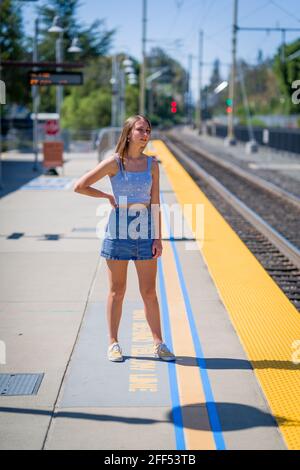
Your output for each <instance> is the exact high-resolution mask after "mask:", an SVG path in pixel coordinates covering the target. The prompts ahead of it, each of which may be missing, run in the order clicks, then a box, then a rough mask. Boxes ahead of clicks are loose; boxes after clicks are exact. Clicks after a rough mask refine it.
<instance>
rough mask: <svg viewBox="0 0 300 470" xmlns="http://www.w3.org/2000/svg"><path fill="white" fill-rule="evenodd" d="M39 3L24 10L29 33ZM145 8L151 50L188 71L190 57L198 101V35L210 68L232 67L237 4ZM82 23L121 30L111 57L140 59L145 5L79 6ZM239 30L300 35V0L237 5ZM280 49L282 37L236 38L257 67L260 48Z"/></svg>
mask: <svg viewBox="0 0 300 470" xmlns="http://www.w3.org/2000/svg"><path fill="white" fill-rule="evenodd" d="M35 3H36V2H28V3H27V4H26V5H25V6H24V14H25V27H26V31H27V32H28V33H32V31H33V21H34V11H35V9H34V4H35ZM39 3H42V1H41V0H39ZM147 3H148V8H147V10H148V23H147V36H148V40H149V42H148V43H147V50H148V51H149V50H150V48H151V47H152V46H160V47H162V48H164V49H165V50H166V52H168V53H169V54H170V55H171V56H172V57H174V58H175V59H177V60H178V61H179V62H180V63H181V64H182V65H183V66H184V67H185V68H187V66H188V56H189V54H192V55H193V69H192V90H193V94H194V97H196V96H197V92H196V90H197V80H198V79H197V74H198V65H197V55H198V36H199V29H203V31H204V49H203V52H204V57H203V60H204V61H205V62H210V63H211V62H212V61H214V60H215V59H216V58H219V59H220V60H221V62H223V63H224V64H228V63H230V60H231V28H232V26H231V25H232V16H233V0H148V2H147ZM78 18H79V20H81V21H82V23H83V24H89V23H91V22H92V21H93V20H94V19H95V18H99V19H105V25H106V27H107V29H112V28H116V29H117V32H116V35H115V39H114V45H113V49H112V52H119V51H121V50H122V51H127V52H128V53H129V54H130V55H132V56H134V57H135V58H136V59H138V60H140V59H141V55H142V52H141V51H142V46H141V36H142V0H127V1H124V0H108V1H107V0H105V1H104V0H81V7H80V8H79V10H78ZM238 24H239V26H248V27H249V26H255V27H275V26H279V27H287V28H299V29H300V0H251V1H249V0H239V13H238ZM297 37H300V31H298V32H287V34H286V41H287V42H289V41H292V40H294V39H296V38H297ZM175 41H176V42H175ZM280 43H281V34H280V32H272V33H269V34H267V33H266V32H244V31H241V32H239V34H238V44H237V46H238V57H240V58H243V59H245V60H246V61H248V62H250V63H255V62H256V57H257V52H258V49H259V48H260V49H262V51H263V54H264V57H266V56H271V55H272V54H274V53H275V52H276V50H277V48H278V46H279V45H280ZM221 72H222V73H223V76H224V78H225V77H226V75H227V72H228V66H227V65H224V66H222V68H221ZM210 75H211V66H207V65H206V66H204V67H203V83H204V84H205V83H207V82H208V80H209V77H210Z"/></svg>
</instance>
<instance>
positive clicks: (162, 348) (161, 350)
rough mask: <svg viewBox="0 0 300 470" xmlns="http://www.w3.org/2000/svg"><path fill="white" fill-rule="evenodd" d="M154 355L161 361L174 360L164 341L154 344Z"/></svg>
mask: <svg viewBox="0 0 300 470" xmlns="http://www.w3.org/2000/svg"><path fill="white" fill-rule="evenodd" d="M154 356H155V357H159V358H160V359H162V360H163V361H175V359H176V357H175V355H174V354H173V353H172V352H171V351H170V350H169V349H168V347H167V346H166V345H165V343H159V344H156V345H155V346H154Z"/></svg>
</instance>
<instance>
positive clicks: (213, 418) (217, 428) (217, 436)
mask: <svg viewBox="0 0 300 470" xmlns="http://www.w3.org/2000/svg"><path fill="white" fill-rule="evenodd" d="M161 200H162V202H163V204H164V198H163V195H162V194H161ZM163 208H164V212H165V220H166V226H167V228H168V233H169V234H170V241H171V246H172V250H173V254H174V258H175V264H176V268H177V273H178V277H179V281H180V286H181V289H182V294H183V298H184V303H185V308H186V312H187V316H188V320H189V325H190V331H191V335H192V338H193V343H194V348H195V351H196V356H197V358H196V360H197V364H198V368H199V372H200V378H201V381H202V385H203V390H204V394H205V399H206V403H205V404H206V408H207V413H208V417H209V420H210V425H211V429H212V433H213V436H214V440H215V444H216V448H217V450H225V449H226V447H225V442H224V438H223V435H222V429H221V424H220V419H219V415H218V410H217V406H216V403H215V400H214V397H213V393H212V388H211V385H210V381H209V377H208V374H207V368H206V363H205V359H204V355H203V350H202V347H201V342H200V339H199V336H198V334H197V326H196V323H195V319H194V314H193V310H192V306H191V303H190V299H189V295H188V291H187V288H186V284H185V280H184V276H183V272H182V268H181V263H180V260H179V256H178V252H177V249H176V245H175V242H174V237H173V232H172V230H171V227H170V224H169V220H168V217H167V214H166V209H165V206H164V205H163Z"/></svg>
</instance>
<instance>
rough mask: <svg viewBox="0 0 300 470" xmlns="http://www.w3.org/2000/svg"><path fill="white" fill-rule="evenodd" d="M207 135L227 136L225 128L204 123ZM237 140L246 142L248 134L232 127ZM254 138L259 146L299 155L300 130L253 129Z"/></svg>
mask: <svg viewBox="0 0 300 470" xmlns="http://www.w3.org/2000/svg"><path fill="white" fill-rule="evenodd" d="M206 130H207V133H208V135H211V136H215V137H221V138H224V137H226V136H227V126H224V125H222V124H215V123H206ZM234 133H235V137H236V139H237V140H240V141H242V142H248V140H250V139H249V133H248V128H247V127H246V126H240V125H237V126H235V127H234ZM253 133H254V138H255V140H256V142H257V143H258V144H259V145H263V146H267V147H270V148H273V149H276V150H281V151H286V152H293V153H297V154H299V155H300V129H282V128H273V127H269V128H265V127H256V126H255V127H253Z"/></svg>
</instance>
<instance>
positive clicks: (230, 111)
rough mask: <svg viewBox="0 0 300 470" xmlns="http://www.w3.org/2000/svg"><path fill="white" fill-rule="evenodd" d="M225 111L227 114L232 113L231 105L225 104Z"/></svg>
mask: <svg viewBox="0 0 300 470" xmlns="http://www.w3.org/2000/svg"><path fill="white" fill-rule="evenodd" d="M226 111H227V113H228V114H230V113H232V107H231V106H227V108H226Z"/></svg>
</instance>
